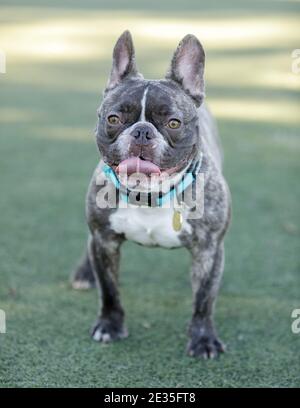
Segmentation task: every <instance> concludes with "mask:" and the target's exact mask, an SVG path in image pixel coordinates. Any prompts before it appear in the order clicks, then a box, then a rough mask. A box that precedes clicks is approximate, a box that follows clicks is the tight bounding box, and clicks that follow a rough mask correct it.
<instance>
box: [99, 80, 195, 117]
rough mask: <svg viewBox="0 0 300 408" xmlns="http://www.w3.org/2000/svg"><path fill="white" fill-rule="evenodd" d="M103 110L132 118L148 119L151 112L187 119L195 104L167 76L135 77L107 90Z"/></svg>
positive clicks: (190, 115)
mask: <svg viewBox="0 0 300 408" xmlns="http://www.w3.org/2000/svg"><path fill="white" fill-rule="evenodd" d="M103 110H104V113H105V114H106V115H107V114H109V113H113V112H115V113H117V112H121V113H124V114H127V115H130V116H132V119H133V120H135V121H138V120H143V121H151V119H152V118H153V115H160V116H165V117H173V116H174V117H178V118H179V119H181V120H183V121H184V120H187V121H188V120H189V119H190V118H191V117H192V116H194V115H195V106H194V104H193V103H192V102H191V100H190V98H188V97H187V96H186V94H185V93H184V92H183V91H182V90H181V89H180V87H179V86H177V85H176V84H174V83H173V82H171V81H168V80H159V81H154V80H143V79H135V80H128V81H124V83H123V84H121V85H120V86H118V87H117V88H116V89H115V90H113V91H111V92H109V93H108V94H107V95H106V97H105V99H104V101H103Z"/></svg>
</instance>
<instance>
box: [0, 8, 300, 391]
mask: <svg viewBox="0 0 300 408" xmlns="http://www.w3.org/2000/svg"><path fill="white" fill-rule="evenodd" d="M104 3H105V4H104ZM126 5H128V6H126V7H127V8H125V3H124V2H121V1H110V2H104V1H96V0H95V1H91V0H87V1H79V0H76V1H73V2H70V1H53V2H50V1H38V0H30V1H27V2H23V1H21V0H19V1H16V0H12V1H2V2H1V8H0V49H1V48H2V49H3V50H5V51H6V54H7V73H6V74H0V187H1V193H0V309H2V310H4V311H5V312H6V319H7V333H6V334H0V386H2V387H14V386H17V387H60V386H62V387H75V386H76V387H77V386H79V387H116V386H120V387H129V386H131V387H138V386H144V387H168V386H172V387H174V386H175V387H217V386H220V387H253V386H258V387H299V386H300V335H296V334H293V333H292V332H291V322H292V319H291V312H292V310H293V309H294V308H300V293H299V292H300V275H299V272H300V271H299V267H300V262H299V253H300V223H299V202H300V183H299V176H300V164H299V153H300V140H299V130H300V119H299V83H300V74H298V76H296V75H295V74H291V51H292V50H293V49H294V48H297V47H298V48H299V39H300V35H299V30H298V29H297V27H296V24H295V21H296V20H297V19H298V20H299V17H300V7H299V3H297V2H294V1H285V2H283V1H266V0H264V1H250V0H248V1H237V0H235V1H234V0H231V1H221V0H218V1H216V0H214V1H209V2H206V1H203V2H202V1H201V2H200V1H191V2H190V5H189V6H188V5H187V2H183V1H175V0H173V1H165V2H162V1H152V2H151V5H150V3H149V2H141V1H132V2H126ZM255 24H257V29H256V25H255ZM163 27H165V30H162V28H163ZM234 27H239V28H240V29H241V30H242V32H241V33H239V32H238V31H237V32H236V33H235V34H234V33H233V32H232V31H230V30H232V29H234ZM126 28H128V29H131V30H132V32H133V35H134V36H135V38H136V48H137V59H138V63H139V66H140V68H141V70H142V71H143V72H144V73H145V75H146V76H147V77H155V78H158V77H160V76H162V75H163V73H164V72H165V70H166V68H167V66H168V63H169V59H170V57H171V54H172V51H173V49H174V47H175V46H176V43H177V42H178V41H179V40H180V37H181V36H182V35H183V34H186V33H187V32H189V31H192V32H193V30H196V31H197V29H198V28H199V30H202V29H203V30H204V37H205V33H206V32H207V33H208V34H207V45H206V44H205V42H204V45H206V50H207V96H208V103H209V104H210V105H211V107H212V110H213V111H215V113H216V116H217V119H218V124H219V128H220V134H221V137H222V141H223V146H224V151H225V173H226V176H227V179H228V182H229V185H230V188H231V192H232V198H233V221H232V225H231V228H230V231H229V233H228V236H227V238H226V268H225V274H224V279H223V284H222V288H221V291H220V296H219V299H218V303H217V308H216V322H217V325H218V330H219V334H220V336H221V338H222V339H223V340H224V342H225V343H226V344H227V346H228V352H227V354H226V355H224V356H222V357H221V358H220V359H219V360H218V361H201V360H194V359H192V358H190V357H187V356H186V355H185V346H186V341H187V337H186V327H187V323H188V321H189V318H190V316H191V310H192V298H191V289H190V282H189V271H188V267H189V257H188V254H187V253H186V252H185V251H184V250H173V251H167V250H163V249H147V248H142V247H138V246H136V245H135V244H133V243H126V244H125V245H124V247H123V254H122V264H121V291H122V296H123V301H124V306H125V309H126V312H127V325H128V328H129V332H130V336H129V337H128V339H126V340H124V341H122V342H118V343H115V344H111V345H101V344H98V343H96V342H93V341H92V340H91V339H90V337H89V333H88V332H89V328H90V326H91V324H92V323H93V322H94V320H95V318H96V314H97V307H98V300H97V294H96V291H95V290H92V291H89V292H84V293H83V292H75V291H73V290H72V289H71V288H70V285H69V275H70V272H71V271H72V268H73V267H74V265H75V264H76V262H77V260H78V258H79V256H80V254H81V252H82V251H83V249H84V246H85V239H86V233H87V228H86V224H85V219H84V197H85V192H86V189H87V185H88V182H89V178H90V175H91V173H92V171H93V168H94V166H95V165H96V163H97V160H98V153H97V150H96V146H95V142H94V136H93V128H94V125H95V121H96V108H97V106H98V104H99V102H100V100H101V89H103V86H104V84H105V81H106V76H107V73H108V70H109V67H110V54H111V47H112V46H113V42H114V41H115V39H116V38H117V36H118V35H119V34H120V33H121V32H122V31H123V30H124V29H126ZM206 29H207V31H206ZM147 30H148V31H147ZM149 30H150V31H149ZM151 30H152V31H151ZM159 30H162V31H161V32H160V31H159ZM209 30H211V31H209ZM220 30H221V31H220ZM222 30H223V31H224V33H223V31H222ZM247 30H248V31H247ZM280 30H282V33H283V34H282V35H281V31H280ZM242 34H243V35H242ZM228 36H229V37H228ZM64 47H65V48H64ZM239 109H241V112H240V111H239ZM297 113H298V116H297Z"/></svg>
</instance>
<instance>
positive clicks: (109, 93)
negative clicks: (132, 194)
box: [96, 31, 205, 174]
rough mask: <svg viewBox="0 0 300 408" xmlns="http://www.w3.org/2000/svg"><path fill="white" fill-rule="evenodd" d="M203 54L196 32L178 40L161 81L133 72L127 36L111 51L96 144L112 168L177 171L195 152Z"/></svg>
mask: <svg viewBox="0 0 300 408" xmlns="http://www.w3.org/2000/svg"><path fill="white" fill-rule="evenodd" d="M204 61H205V54H204V51H203V48H202V46H201V44H200V42H199V41H198V40H197V38H196V37H194V36H192V35H187V36H186V37H184V38H183V40H182V41H181V42H180V44H179V45H178V47H177V49H176V51H175V53H174V56H173V59H172V62H171V67H170V69H169V71H168V73H167V75H166V77H165V79H162V80H145V79H144V78H143V76H142V75H141V74H140V73H139V72H138V70H137V67H136V63H135V55H134V47H133V42H132V38H131V35H130V33H129V32H128V31H125V32H124V33H123V34H122V35H121V37H120V38H119V40H118V41H117V43H116V45H115V48H114V51H113V65H112V70H111V74H110V78H109V80H108V84H107V87H106V90H105V92H104V100H103V102H102V104H101V106H100V108H99V110H98V116H99V119H98V124H97V129H96V135H97V144H98V147H99V150H100V152H101V154H102V156H103V159H104V161H105V162H106V163H107V164H108V165H110V166H111V167H113V168H114V169H115V170H116V171H117V172H122V170H123V168H125V167H126V169H127V170H126V171H127V172H128V173H133V172H141V173H144V174H153V173H158V174H160V173H162V172H164V173H168V174H173V173H174V172H180V171H181V170H183V169H184V168H185V167H186V166H187V165H188V163H189V162H190V161H191V160H193V158H194V157H195V156H196V155H197V151H198V149H199V132H198V116H197V107H199V106H200V104H201V103H202V101H203V98H204V79H203V74H204Z"/></svg>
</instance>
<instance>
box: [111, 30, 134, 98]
mask: <svg viewBox="0 0 300 408" xmlns="http://www.w3.org/2000/svg"><path fill="white" fill-rule="evenodd" d="M129 77H142V76H141V74H139V73H138V70H137V67H136V63H135V53H134V46H133V41H132V37H131V34H130V32H129V31H124V33H123V34H122V35H121V36H120V38H119V39H118V41H117V42H116V45H115V48H114V51H113V64H112V69H111V73H110V77H109V80H108V83H107V86H106V89H105V91H109V90H110V89H113V88H114V87H115V86H116V85H118V84H119V83H120V82H121V81H122V80H123V79H125V78H129Z"/></svg>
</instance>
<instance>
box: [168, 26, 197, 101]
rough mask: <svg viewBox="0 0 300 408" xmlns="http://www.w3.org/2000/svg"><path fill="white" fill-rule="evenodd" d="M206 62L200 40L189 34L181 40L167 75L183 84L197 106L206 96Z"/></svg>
mask: <svg viewBox="0 0 300 408" xmlns="http://www.w3.org/2000/svg"><path fill="white" fill-rule="evenodd" d="M204 64H205V53H204V49H203V47H202V45H201V43H200V41H199V40H198V39H197V38H196V37H195V36H194V35H191V34H188V35H186V36H185V37H184V38H183V39H182V40H181V41H180V43H179V45H178V47H177V49H176V51H175V53H174V55H173V59H172V62H171V67H170V69H169V71H168V72H167V75H166V78H167V79H172V80H173V81H175V82H177V83H178V84H179V85H181V86H182V88H183V89H184V91H185V92H186V93H187V94H188V95H190V96H191V97H192V98H193V99H194V101H195V103H196V105H197V106H200V104H201V103H202V101H203V99H204V97H205V86H204Z"/></svg>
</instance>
